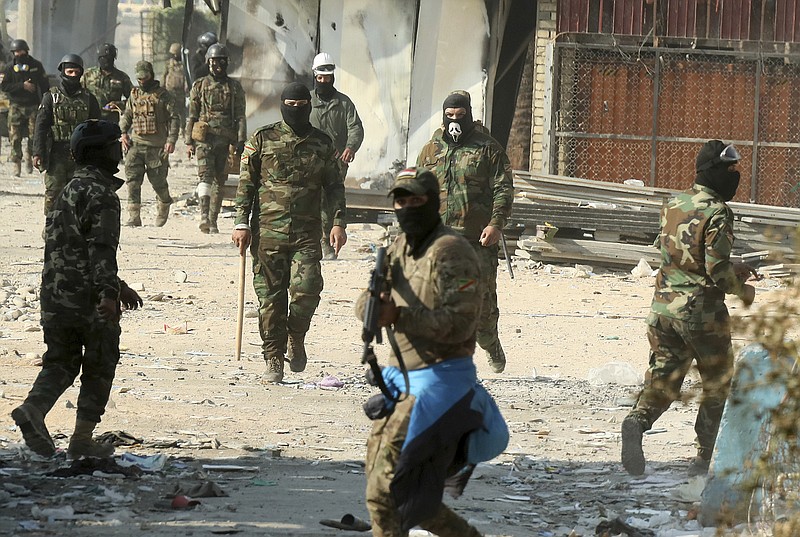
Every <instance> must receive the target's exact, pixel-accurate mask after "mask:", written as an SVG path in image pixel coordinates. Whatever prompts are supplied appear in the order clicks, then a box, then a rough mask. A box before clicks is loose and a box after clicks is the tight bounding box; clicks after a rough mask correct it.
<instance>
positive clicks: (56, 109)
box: [33, 54, 100, 214]
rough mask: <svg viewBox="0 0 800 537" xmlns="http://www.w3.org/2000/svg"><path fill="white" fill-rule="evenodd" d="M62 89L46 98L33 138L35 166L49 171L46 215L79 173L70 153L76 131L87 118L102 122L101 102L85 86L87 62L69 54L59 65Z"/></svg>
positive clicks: (46, 179) (44, 97) (46, 176)
mask: <svg viewBox="0 0 800 537" xmlns="http://www.w3.org/2000/svg"><path fill="white" fill-rule="evenodd" d="M58 70H59V71H60V72H61V75H60V78H59V82H58V86H54V87H52V88H50V89H49V90H48V91H47V93H45V94H44V96H43V97H42V104H41V105H40V106H39V111H38V112H37V113H36V129H35V130H34V135H33V165H34V167H36V169H38V170H47V173H46V174H45V176H44V214H47V213H48V212H49V211H50V208H51V207H52V206H53V202H54V201H55V199H56V196H58V194H59V192H61V189H63V188H64V186H66V184H67V182H68V181H69V180H70V179H72V174H73V173H75V161H74V160H72V155H71V154H70V150H69V140H70V136H72V131H74V130H75V127H77V126H78V125H79V124H80V123H81V122H83V121H85V120H87V119H99V118H100V107H99V106H98V104H97V99H95V98H94V95H92V94H91V93H89V92H88V91H87V90H85V89H84V88H83V86H81V76H82V75H83V59H82V58H81V57H80V56H78V55H77V54H67V55H66V56H64V57H63V58H61V62H60V63H59V64H58Z"/></svg>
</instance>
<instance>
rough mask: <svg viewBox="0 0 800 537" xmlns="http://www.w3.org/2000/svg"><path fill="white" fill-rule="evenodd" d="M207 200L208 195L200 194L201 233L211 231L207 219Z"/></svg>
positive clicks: (208, 199)
mask: <svg viewBox="0 0 800 537" xmlns="http://www.w3.org/2000/svg"><path fill="white" fill-rule="evenodd" d="M209 201H210V198H209V196H200V231H202V232H203V233H209V232H210V231H211V222H210V221H209V219H208V206H209Z"/></svg>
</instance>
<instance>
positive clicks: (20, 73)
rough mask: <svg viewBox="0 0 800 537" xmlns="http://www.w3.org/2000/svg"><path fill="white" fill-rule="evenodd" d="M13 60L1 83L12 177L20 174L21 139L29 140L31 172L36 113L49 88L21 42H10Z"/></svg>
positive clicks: (39, 63)
mask: <svg viewBox="0 0 800 537" xmlns="http://www.w3.org/2000/svg"><path fill="white" fill-rule="evenodd" d="M11 52H13V53H14V59H13V60H12V61H11V62H10V63H9V64H8V65H6V67H5V69H4V70H3V74H2V78H1V79H0V90H2V91H3V92H4V93H5V94H6V95H7V96H8V100H9V102H10V106H9V110H8V139H9V141H10V142H11V162H13V163H14V176H15V177H19V176H20V174H21V173H22V138H24V137H26V136H27V137H28V154H27V157H26V158H25V165H26V168H27V172H28V173H31V172H33V161H32V160H31V157H32V156H33V132H34V130H35V129H36V110H37V109H38V108H39V104H40V103H41V102H42V95H43V94H44V92H46V91H47V88H48V87H49V84H48V82H47V74H46V73H45V72H44V66H42V64H41V62H40V61H39V60H37V59H35V58H34V57H33V56H31V55H30V54H29V48H28V43H26V42H25V40H24V39H14V40H13V41H12V42H11Z"/></svg>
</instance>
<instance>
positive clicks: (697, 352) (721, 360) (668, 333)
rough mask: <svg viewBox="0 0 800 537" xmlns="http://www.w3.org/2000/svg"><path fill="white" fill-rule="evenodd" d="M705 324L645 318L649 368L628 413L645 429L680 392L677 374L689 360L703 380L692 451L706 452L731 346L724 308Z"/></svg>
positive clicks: (727, 381) (721, 404)
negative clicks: (636, 398)
mask: <svg viewBox="0 0 800 537" xmlns="http://www.w3.org/2000/svg"><path fill="white" fill-rule="evenodd" d="M722 313H724V315H723V314H720V317H719V319H718V320H716V321H714V322H708V323H689V322H686V321H681V320H678V319H672V318H670V317H665V316H662V315H658V316H655V319H654V320H652V321H651V322H650V323H648V327H647V339H648V340H649V341H650V368H649V370H648V374H647V378H646V380H645V386H644V389H643V390H642V392H641V393H640V394H639V398H638V400H637V402H636V406H635V407H634V409H633V410H632V411H631V415H632V416H635V417H636V418H638V419H639V420H640V421H641V422H642V423H643V424H644V425H645V426H646V429H650V427H652V425H653V423H654V422H655V421H656V420H657V419H658V418H659V417H660V416H661V414H663V413H664V412H665V411H666V410H667V409H668V408H669V406H670V404H672V402H673V401H675V400H677V399H678V398H679V397H680V392H681V385H682V384H683V379H684V377H685V376H686V373H688V371H689V368H690V367H691V365H692V361H693V360H695V361H696V362H697V369H698V371H699V372H700V378H701V379H702V383H703V394H702V397H701V400H700V409H699V411H698V413H697V419H696V421H695V424H694V430H695V433H697V449H698V454H699V455H700V456H702V457H704V458H706V459H708V458H710V457H711V453H712V451H713V450H714V442H715V441H716V438H717V431H718V429H719V422H720V420H721V419H722V410H723V409H724V408H725V400H726V399H727V398H728V392H729V391H730V385H731V378H732V376H733V349H732V347H731V328H730V320H729V318H728V314H727V312H722ZM651 318H653V316H651Z"/></svg>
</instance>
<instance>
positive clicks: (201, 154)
mask: <svg viewBox="0 0 800 537" xmlns="http://www.w3.org/2000/svg"><path fill="white" fill-rule="evenodd" d="M206 61H207V62H208V68H209V71H210V72H211V74H209V75H208V76H204V77H202V78H200V79H199V80H196V81H195V82H194V84H192V89H191V91H190V92H189V117H188V119H187V120H186V131H185V132H186V133H185V136H186V145H187V146H188V154H189V158H191V157H192V156H193V155H194V154H195V153H197V174H198V175H199V176H200V182H199V183H198V185H197V196H198V197H199V198H200V231H202V232H203V233H219V228H218V227H217V216H218V215H219V211H220V208H221V207H222V186H223V185H224V184H225V181H226V180H227V178H228V174H227V172H226V171H225V167H226V164H227V161H228V156H229V154H230V152H231V151H235V152H236V154H237V155H241V154H242V150H243V148H244V141H245V139H247V120H246V119H245V115H244V114H245V96H244V89H242V85H241V84H240V83H239V81H237V80H234V79H232V78H230V77H229V76H228V49H226V48H225V45H220V44H215V45H211V46H210V47H209V48H208V53H207V54H206Z"/></svg>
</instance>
